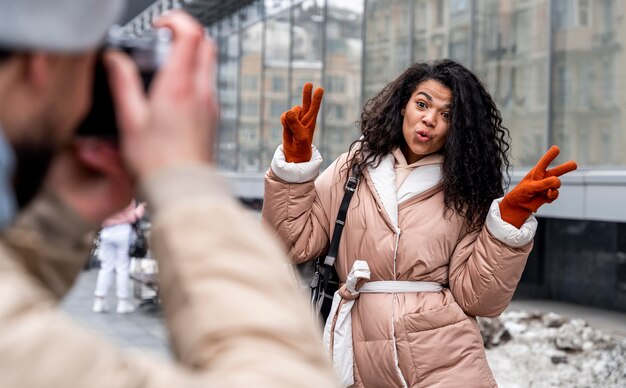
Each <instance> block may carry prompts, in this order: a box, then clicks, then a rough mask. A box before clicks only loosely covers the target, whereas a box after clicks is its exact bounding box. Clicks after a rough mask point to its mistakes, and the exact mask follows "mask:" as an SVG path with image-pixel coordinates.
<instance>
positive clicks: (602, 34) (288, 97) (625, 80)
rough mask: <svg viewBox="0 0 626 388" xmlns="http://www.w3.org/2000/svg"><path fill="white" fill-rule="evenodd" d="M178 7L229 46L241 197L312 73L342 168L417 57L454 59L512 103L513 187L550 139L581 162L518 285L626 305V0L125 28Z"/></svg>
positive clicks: (227, 16)
mask: <svg viewBox="0 0 626 388" xmlns="http://www.w3.org/2000/svg"><path fill="white" fill-rule="evenodd" d="M226 3H228V4H229V5H228V7H230V8H229V9H224V8H223V7H226V6H225V5H223V4H226ZM172 7H183V8H186V9H188V10H189V11H190V12H192V13H194V14H196V15H197V16H199V18H200V19H201V20H202V21H203V22H204V23H205V24H206V26H207V33H208V34H210V35H211V36H213V37H214V38H215V39H216V40H217V41H218V43H219V47H220V58H219V64H220V65H219V76H218V78H219V80H218V85H219V93H220V100H221V105H222V111H221V112H222V116H221V125H220V131H219V141H218V147H219V149H218V155H219V166H220V168H221V169H222V170H223V171H224V174H225V175H227V176H228V177H230V178H231V179H232V181H233V185H234V187H235V189H236V190H237V191H238V195H240V196H241V197H244V198H248V199H250V198H261V197H262V176H263V173H264V171H265V170H266V169H267V168H268V166H269V161H270V159H271V157H272V155H273V152H274V150H275V148H276V146H277V145H279V144H280V142H281V136H282V135H281V133H282V128H281V125H280V120H279V118H280V115H281V113H282V112H284V111H285V110H287V109H289V108H290V107H291V106H292V105H294V104H296V103H298V102H299V100H300V90H301V87H302V85H303V83H304V82H307V81H312V82H314V84H315V85H322V86H324V87H325V88H326V94H325V96H324V103H323V107H322V110H321V112H320V116H319V118H318V125H317V131H316V139H315V144H316V145H317V146H318V148H319V149H320V150H321V152H322V155H323V156H324V158H325V162H326V163H327V164H328V163H329V162H330V161H332V160H333V159H334V158H336V157H337V156H338V155H339V154H340V153H342V152H344V151H346V150H347V149H348V147H349V145H350V144H351V142H352V141H354V140H355V139H357V138H358V136H359V132H358V128H357V126H356V122H357V120H358V119H359V115H360V111H361V109H362V106H363V104H364V103H365V102H366V101H367V100H368V99H369V98H371V97H372V96H374V95H375V94H376V93H377V92H378V91H379V90H380V89H381V88H382V87H383V86H384V85H385V84H386V83H387V82H389V81H390V80H391V79H393V78H394V77H395V76H396V75H398V74H399V73H400V72H401V71H402V70H403V69H404V68H406V67H407V66H409V65H410V64H411V63H412V62H414V61H425V60H432V59H437V58H452V59H455V60H457V61H459V62H461V63H463V64H464V65H466V66H468V67H469V68H471V69H472V70H473V71H474V72H475V73H476V74H477V75H479V76H480V77H481V79H482V80H483V81H484V82H485V84H486V86H487V87H488V89H489V90H490V92H491V93H492V95H493V97H494V99H495V102H496V103H497V105H498V106H499V108H500V110H501V112H502V116H503V119H504V124H505V125H506V126H507V127H508V128H509V129H510V131H511V137H512V150H511V151H512V157H513V163H514V172H513V175H512V184H513V185H514V184H515V182H516V181H518V180H519V179H520V178H521V177H522V176H523V174H524V173H525V172H526V171H527V170H528V169H529V167H531V166H532V165H533V164H534V163H535V162H536V161H537V160H538V158H539V157H540V156H541V155H542V154H543V153H544V152H545V150H547V149H548V148H549V145H551V144H558V145H559V146H560V147H561V150H562V154H561V156H560V157H559V160H558V161H561V162H562V161H565V160H568V159H575V160H576V161H577V162H578V163H579V166H580V169H579V170H578V171H577V172H575V173H572V174H569V175H568V176H566V177H565V178H564V179H563V184H564V186H563V188H562V190H561V198H559V200H558V201H557V202H556V203H554V204H553V205H551V206H546V207H544V208H542V209H541V210H540V212H539V214H538V215H539V217H540V229H539V231H538V235H537V237H536V245H535V249H534V251H533V253H532V255H531V258H530V259H529V262H528V265H527V268H526V271H525V273H524V276H523V278H522V284H521V285H520V287H519V290H518V294H519V295H530V296H535V297H547V298H555V299H560V300H565V301H570V302H575V303H580V304H587V305H593V306H598V307H605V308H612V309H618V310H625V311H626V206H624V205H623V204H621V201H622V200H624V199H626V67H625V66H623V65H622V64H623V63H626V52H625V50H624V45H625V44H626V20H625V18H626V2H623V1H617V0H247V1H230V2H218V1H210V0H186V1H184V2H179V1H169V0H168V1H157V2H156V3H154V4H153V5H152V6H151V7H150V8H149V9H147V10H146V11H145V12H144V13H143V14H142V15H139V16H138V17H137V18H136V19H135V20H134V21H131V22H129V24H128V25H127V28H128V29H129V31H132V32H134V33H140V32H141V31H142V29H143V28H146V21H147V20H148V21H149V20H151V19H150V18H153V17H154V16H155V15H157V14H159V12H161V11H163V10H165V9H169V8H172Z"/></svg>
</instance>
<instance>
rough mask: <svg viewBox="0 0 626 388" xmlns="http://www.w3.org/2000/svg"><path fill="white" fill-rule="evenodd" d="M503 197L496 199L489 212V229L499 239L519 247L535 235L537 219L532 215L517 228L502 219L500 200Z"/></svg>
mask: <svg viewBox="0 0 626 388" xmlns="http://www.w3.org/2000/svg"><path fill="white" fill-rule="evenodd" d="M501 201H502V198H498V199H494V200H493V202H492V203H491V207H490V208H489V213H487V221H486V223H487V229H489V231H490V232H491V234H493V236H494V237H495V238H497V239H498V240H499V241H501V242H503V243H505V244H506V245H508V246H511V247H514V248H519V247H523V246H524V245H526V244H528V243H529V242H531V241H532V240H533V238H534V237H535V232H536V231H537V219H536V218H535V216H534V215H532V214H531V215H530V217H528V219H527V220H526V222H524V225H522V227H521V228H519V229H517V228H516V227H514V226H513V225H511V224H509V223H508V222H506V221H504V220H503V219H502V216H501V215H500V202H501Z"/></svg>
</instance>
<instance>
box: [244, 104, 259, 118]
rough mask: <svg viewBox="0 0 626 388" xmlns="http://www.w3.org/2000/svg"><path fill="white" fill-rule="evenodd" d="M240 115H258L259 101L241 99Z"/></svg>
mask: <svg viewBox="0 0 626 388" xmlns="http://www.w3.org/2000/svg"><path fill="white" fill-rule="evenodd" d="M241 115H242V116H248V117H253V116H258V115H259V102H258V101H242V102H241Z"/></svg>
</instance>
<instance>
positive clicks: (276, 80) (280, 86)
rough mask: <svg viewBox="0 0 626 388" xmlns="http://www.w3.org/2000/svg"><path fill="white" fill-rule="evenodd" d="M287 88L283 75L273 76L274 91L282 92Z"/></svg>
mask: <svg viewBox="0 0 626 388" xmlns="http://www.w3.org/2000/svg"><path fill="white" fill-rule="evenodd" d="M284 90H285V79H284V78H283V77H272V91H273V92H282V91H284Z"/></svg>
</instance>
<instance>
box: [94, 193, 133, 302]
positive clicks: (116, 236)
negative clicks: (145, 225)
mask: <svg viewBox="0 0 626 388" xmlns="http://www.w3.org/2000/svg"><path fill="white" fill-rule="evenodd" d="M144 213H145V204H144V203H140V204H139V205H137V203H136V202H135V200H134V199H133V200H132V201H131V202H130V203H129V204H128V206H127V207H126V208H125V209H124V210H122V211H120V212H119V213H116V214H114V215H112V216H111V217H109V218H107V219H106V220H104V223H103V224H102V231H101V232H100V248H99V257H100V271H98V279H97V280H96V289H95V291H94V295H95V299H94V302H93V308H92V310H93V312H95V313H106V312H108V311H109V306H108V304H107V301H106V296H107V293H108V291H109V288H110V287H111V284H112V283H113V273H115V278H116V295H117V308H116V312H117V313H118V314H128V313H132V312H133V311H134V310H135V306H134V305H133V303H132V302H130V301H129V300H128V286H129V281H130V277H129V274H128V273H129V269H130V257H129V256H128V249H129V246H130V243H131V240H132V236H133V233H134V231H133V226H132V224H133V223H135V222H137V220H139V219H141V217H143V215H144Z"/></svg>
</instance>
